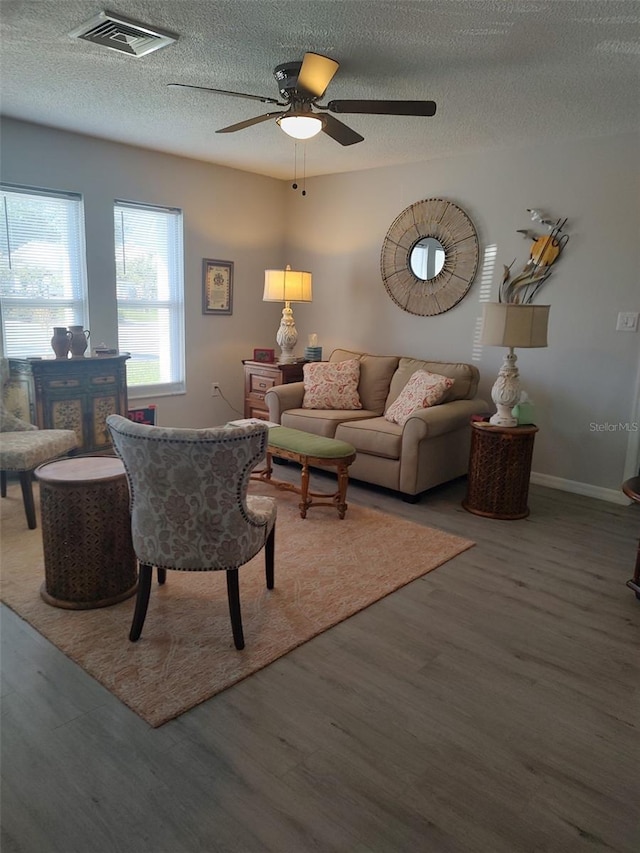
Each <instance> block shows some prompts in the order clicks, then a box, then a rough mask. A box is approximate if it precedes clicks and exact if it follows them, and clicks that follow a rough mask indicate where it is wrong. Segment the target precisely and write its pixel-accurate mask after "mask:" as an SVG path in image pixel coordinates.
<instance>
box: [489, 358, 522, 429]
mask: <svg viewBox="0 0 640 853" xmlns="http://www.w3.org/2000/svg"><path fill="white" fill-rule="evenodd" d="M516 361H517V357H516V354H515V353H514V351H513V347H511V348H510V349H509V352H508V353H507V354H506V355H505V357H504V361H503V362H502V367H501V368H500V370H499V372H498V378H497V379H496V381H495V384H494V386H493V388H492V389H491V399H492V400H493V402H494V403H495V404H496V408H497V410H498V411H497V412H496V413H495V415H492V417H491V418H490V420H489V423H490V424H493V425H494V426H501V427H514V426H517V425H518V419H517V418H514V417H513V415H512V414H511V410H512V409H513V407H514V406H515V405H516V404H517V403H519V402H520V393H521V392H520V374H519V372H518V368H517V367H516Z"/></svg>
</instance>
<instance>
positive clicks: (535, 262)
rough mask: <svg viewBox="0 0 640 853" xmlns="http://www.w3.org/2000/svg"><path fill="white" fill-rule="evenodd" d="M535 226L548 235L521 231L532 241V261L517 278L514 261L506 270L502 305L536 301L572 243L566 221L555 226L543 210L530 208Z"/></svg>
mask: <svg viewBox="0 0 640 853" xmlns="http://www.w3.org/2000/svg"><path fill="white" fill-rule="evenodd" d="M527 212H528V213H529V214H530V215H531V219H532V221H533V222H537V223H539V224H540V225H543V226H544V227H545V228H547V230H548V231H549V233H548V234H544V235H541V234H538V233H536V232H535V231H533V230H531V229H528V228H518V229H517V230H518V234H523V235H524V236H525V237H526V238H527V239H528V240H532V244H531V251H530V253H529V259H528V260H527V262H526V263H525V265H524V267H523V268H522V272H520V273H519V274H518V275H517V276H515V278H511V267H512V266H513V265H514V263H515V259H514V260H513V261H512V262H511V264H509V266H505V268H504V275H503V277H502V283H501V285H500V289H499V291H498V301H499V302H511V303H516V304H520V305H529V304H531V303H532V302H533V300H534V299H535V297H536V295H537V293H538V291H539V290H540V288H541V287H542V285H543V284H544V283H545V281H546V280H547V279H548V278H549V276H550V275H551V273H552V271H553V270H552V266H553V264H554V263H556V262H557V260H558V258H559V257H560V255H561V254H562V251H563V249H564V247H565V246H566V245H567V243H568V242H569V235H568V234H567V233H565V231H564V228H565V226H566V224H567V219H566V217H565V218H564V219H562V218H560V219H557V220H556V221H555V222H554V221H553V220H552V219H549V218H548V217H547V216H546V215H545V214H544V213H542V212H541V211H540V210H535V209H534V208H527Z"/></svg>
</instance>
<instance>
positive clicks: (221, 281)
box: [202, 258, 233, 314]
mask: <svg viewBox="0 0 640 853" xmlns="http://www.w3.org/2000/svg"><path fill="white" fill-rule="evenodd" d="M202 313H203V314H232V313H233V261H215V260H213V259H211V258H204V259H203V261H202Z"/></svg>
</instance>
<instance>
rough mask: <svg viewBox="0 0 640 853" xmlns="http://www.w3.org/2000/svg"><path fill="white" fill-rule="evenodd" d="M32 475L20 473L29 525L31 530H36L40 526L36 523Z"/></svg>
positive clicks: (24, 472) (28, 472) (26, 472)
mask: <svg viewBox="0 0 640 853" xmlns="http://www.w3.org/2000/svg"><path fill="white" fill-rule="evenodd" d="M32 473H33V472H32V471H20V486H21V487H22V500H23V502H24V512H25V515H26V516H27V525H28V527H29V530H35V529H36V527H37V526H38V525H37V523H36V507H35V504H34V502H33V485H32V482H31V479H32Z"/></svg>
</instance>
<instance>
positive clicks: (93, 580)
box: [35, 456, 138, 610]
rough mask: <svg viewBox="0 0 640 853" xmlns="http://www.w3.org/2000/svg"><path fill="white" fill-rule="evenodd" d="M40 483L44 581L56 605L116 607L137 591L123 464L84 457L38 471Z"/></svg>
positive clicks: (107, 458) (48, 596) (45, 593)
mask: <svg viewBox="0 0 640 853" xmlns="http://www.w3.org/2000/svg"><path fill="white" fill-rule="evenodd" d="M35 473H36V477H37V478H38V480H39V481H40V511H41V516H42V544H43V546H44V571H45V580H44V583H43V584H42V587H41V588H40V595H41V596H42V598H43V599H44V600H45V601H46V602H47V604H52V605H53V606H54V607H64V608H66V609H68V610H88V609H90V608H94V607H107V606H108V605H110V604H117V602H119V601H124V599H125V598H129V597H130V596H132V595H134V593H135V592H136V590H137V588H138V581H137V563H136V557H135V554H134V552H133V545H132V542H131V520H130V517H129V488H128V485H127V480H126V476H125V473H124V466H123V464H122V462H121V461H120V460H119V459H116V458H115V457H111V456H84V457H82V456H79V457H75V458H70V459H60V460H58V461H56V462H48V463H47V464H45V465H41V466H40V467H39V468H36V472H35Z"/></svg>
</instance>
